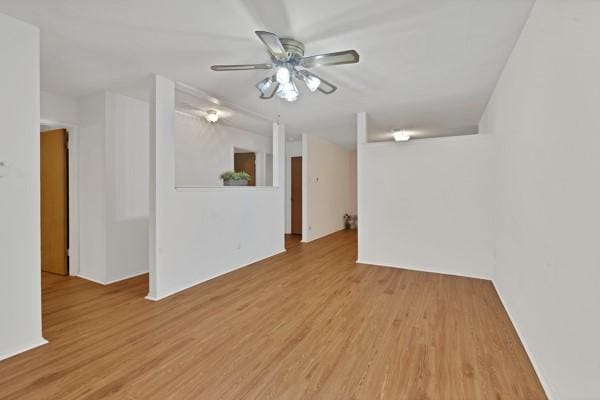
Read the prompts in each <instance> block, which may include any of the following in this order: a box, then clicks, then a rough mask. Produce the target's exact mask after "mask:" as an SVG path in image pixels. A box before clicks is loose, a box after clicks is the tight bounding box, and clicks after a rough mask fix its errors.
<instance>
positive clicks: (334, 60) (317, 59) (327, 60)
mask: <svg viewBox="0 0 600 400" xmlns="http://www.w3.org/2000/svg"><path fill="white" fill-rule="evenodd" d="M359 59H360V56H359V55H358V53H357V52H356V50H346V51H338V52H336V53H327V54H319V55H316V56H310V57H304V58H303V59H302V61H301V62H300V65H301V66H303V67H304V68H311V67H318V66H320V65H339V64H354V63H357V62H358V61H359Z"/></svg>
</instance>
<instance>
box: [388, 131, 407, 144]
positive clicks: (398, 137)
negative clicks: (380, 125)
mask: <svg viewBox="0 0 600 400" xmlns="http://www.w3.org/2000/svg"><path fill="white" fill-rule="evenodd" d="M392 136H394V140H395V141H396V142H406V141H408V140H410V135H409V134H408V132H407V131H396V132H394V133H392Z"/></svg>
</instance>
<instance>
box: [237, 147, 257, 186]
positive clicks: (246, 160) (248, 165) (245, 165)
mask: <svg viewBox="0 0 600 400" xmlns="http://www.w3.org/2000/svg"><path fill="white" fill-rule="evenodd" d="M233 169H234V171H235V172H245V173H247V174H249V175H250V180H249V181H248V186H256V153H235V154H234V155H233Z"/></svg>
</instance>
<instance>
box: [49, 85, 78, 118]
mask: <svg viewBox="0 0 600 400" xmlns="http://www.w3.org/2000/svg"><path fill="white" fill-rule="evenodd" d="M40 116H41V119H42V120H50V121H52V122H62V123H65V124H67V125H70V126H71V125H78V122H79V104H78V103H77V101H75V100H74V99H71V98H69V97H65V96H60V95H57V94H54V93H50V92H46V91H41V93H40Z"/></svg>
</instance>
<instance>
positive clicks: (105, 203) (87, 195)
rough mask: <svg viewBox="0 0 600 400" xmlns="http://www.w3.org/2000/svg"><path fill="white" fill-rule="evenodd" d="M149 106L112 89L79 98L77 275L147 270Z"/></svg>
mask: <svg viewBox="0 0 600 400" xmlns="http://www.w3.org/2000/svg"><path fill="white" fill-rule="evenodd" d="M149 130H150V128H149V105H148V103H145V102H143V101H140V100H136V99H133V98H131V97H126V96H122V95H118V94H114V93H101V94H97V95H93V96H90V97H88V98H86V99H84V100H83V101H82V102H81V112H80V129H79V152H80V182H79V184H80V272H79V274H80V276H82V277H84V278H87V279H90V280H93V281H96V282H99V283H104V284H106V283H110V282H114V281H117V280H120V279H124V278H127V277H130V276H134V275H138V274H141V273H144V272H147V271H148V212H149V211H148V210H149V206H148V201H149V196H148V190H149V189H148V181H149V178H148V176H149V172H148V169H149V166H148V163H149V160H148V158H149Z"/></svg>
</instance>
